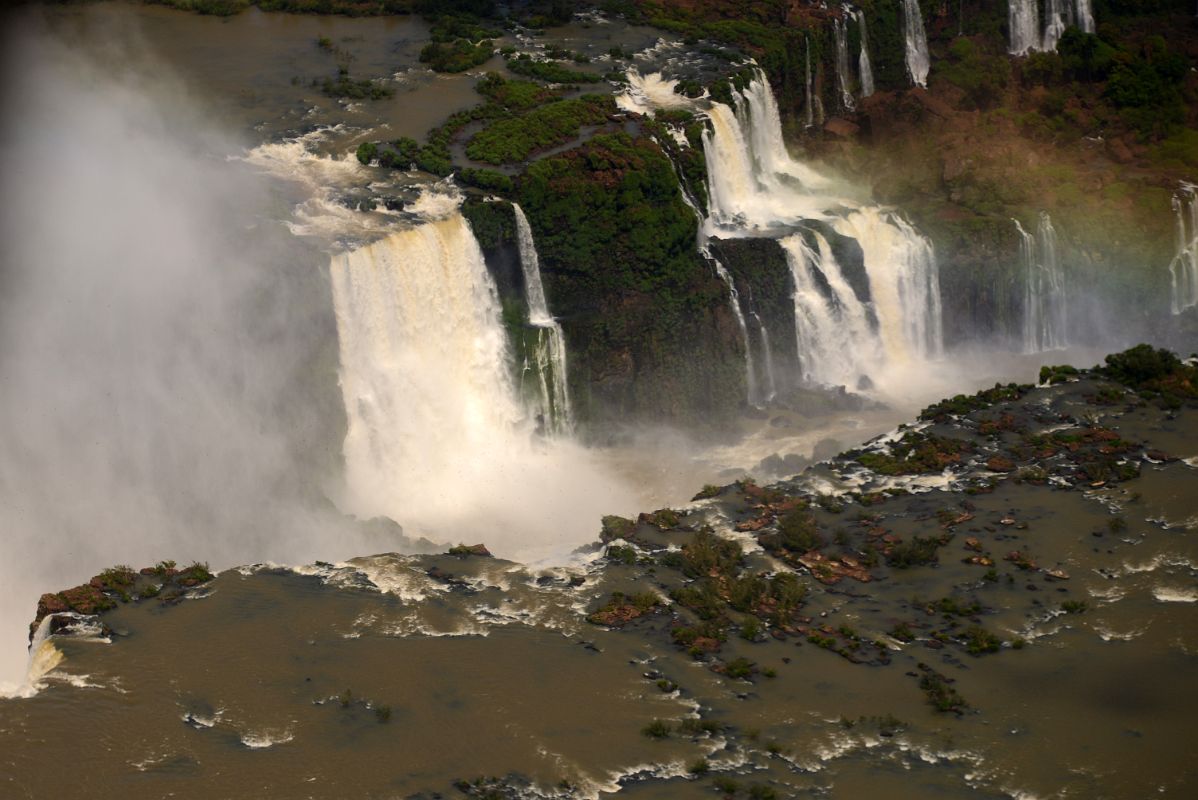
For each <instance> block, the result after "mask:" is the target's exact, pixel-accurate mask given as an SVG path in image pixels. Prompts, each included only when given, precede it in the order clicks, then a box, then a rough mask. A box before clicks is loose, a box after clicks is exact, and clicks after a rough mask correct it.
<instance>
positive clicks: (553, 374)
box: [512, 203, 574, 435]
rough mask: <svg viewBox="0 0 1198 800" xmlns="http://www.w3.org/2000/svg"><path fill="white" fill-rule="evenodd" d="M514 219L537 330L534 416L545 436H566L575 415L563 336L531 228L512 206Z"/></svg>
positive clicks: (531, 317) (527, 298)
mask: <svg viewBox="0 0 1198 800" xmlns="http://www.w3.org/2000/svg"><path fill="white" fill-rule="evenodd" d="M512 210H513V211H514V212H515V216H516V241H517V243H518V245H519V249H520V266H521V267H522V268H523V271H524V297H525V301H526V302H527V303H528V324H529V325H531V326H532V327H533V328H535V329H536V332H537V335H536V340H535V342H534V343H533V346H532V355H533V363H532V364H530V365H528V367H529V369H526V374H527V372H528V371H532V372H535V377H536V381H537V388H538V392H537V396H536V405H535V408H534V412H535V415H536V416H537V417H538V418H540V420H542V423H543V427H544V429H545V431H546V432H548V433H552V434H555V435H569V434H570V433H572V432H573V430H574V412H573V410H572V409H571V408H570V389H569V386H568V375H567V373H566V336H565V333H564V332H563V331H562V326H561V324H560V323H558V321H557V320H556V319H554V318H553V317H552V316H551V315H550V314H549V305H548V304H547V303H546V302H545V287H544V285H543V284H542V283H541V262H540V258H539V257H538V256H537V245H536V242H535V241H534V240H533V236H532V228H531V227H530V226H529V224H528V218H527V217H525V216H524V210H523V209H521V208H520V206H518V205H517V204H515V203H512Z"/></svg>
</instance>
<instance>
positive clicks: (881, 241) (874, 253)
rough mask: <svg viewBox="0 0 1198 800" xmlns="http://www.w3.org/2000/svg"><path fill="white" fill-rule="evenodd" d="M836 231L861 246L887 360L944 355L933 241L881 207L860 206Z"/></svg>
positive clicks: (937, 274) (842, 219) (938, 281)
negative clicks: (854, 240)
mask: <svg viewBox="0 0 1198 800" xmlns="http://www.w3.org/2000/svg"><path fill="white" fill-rule="evenodd" d="M834 227H835V229H836V232H837V233H840V234H843V235H845V236H848V237H850V238H853V239H856V240H857V243H858V244H859V245H860V246H861V251H862V254H863V255H864V257H865V268H866V272H867V274H868V275H869V286H870V292H871V294H872V296H873V303H874V307H875V310H876V313H877V318H878V323H879V326H880V329H881V336H882V342H883V345H884V347H885V351H886V359H887V360H888V361H889V362H890V363H906V362H911V361H919V360H925V359H929V358H938V357H940V356H941V355H943V338H944V337H943V329H942V324H941V317H942V309H941V303H940V276H939V271H938V270H937V267H936V254H935V251H934V250H933V248H932V242H931V240H930V239H928V238H926V237H925V236H922V235H921V234H920V233H919V232H918V231H916V230H915V229H914V228H912V227H911V225H910V224H908V223H907V222H906V220H904V219H903V218H902V217H900V216H898V215H897V214H894V213H891V212H886V211H883V210H882V209H879V208H877V207H876V206H866V207H862V208H858V209H856V210H855V211H852V212H850V213H849V214H848V215H846V216H844V217H842V218H839V219H837V220H836V221H835V222H834Z"/></svg>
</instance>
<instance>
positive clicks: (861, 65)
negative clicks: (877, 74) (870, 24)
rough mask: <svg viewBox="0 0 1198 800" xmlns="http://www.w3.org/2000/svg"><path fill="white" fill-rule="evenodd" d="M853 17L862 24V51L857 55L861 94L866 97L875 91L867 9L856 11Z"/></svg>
mask: <svg viewBox="0 0 1198 800" xmlns="http://www.w3.org/2000/svg"><path fill="white" fill-rule="evenodd" d="M853 19H855V20H857V24H858V25H859V26H861V53H860V55H858V56H857V69H858V71H860V73H861V96H862V97H863V98H864V97H869V96H871V95H872V94H873V93H874V68H873V65H872V64H871V63H870V60H869V30H868V29H867V28H866V25H865V11H864V10H863V9H859V10H857V11H854V12H853Z"/></svg>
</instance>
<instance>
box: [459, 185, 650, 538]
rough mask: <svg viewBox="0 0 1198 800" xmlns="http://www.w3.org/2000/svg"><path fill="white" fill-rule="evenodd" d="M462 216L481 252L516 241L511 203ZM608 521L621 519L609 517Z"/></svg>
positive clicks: (472, 202)
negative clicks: (467, 223) (468, 224)
mask: <svg viewBox="0 0 1198 800" xmlns="http://www.w3.org/2000/svg"><path fill="white" fill-rule="evenodd" d="M462 216H464V217H465V218H466V220H467V221H468V222H469V223H470V230H472V231H473V232H474V238H475V240H477V241H478V246H479V247H481V248H482V250H483V252H487V251H489V250H493V249H495V248H497V247H499V246H501V245H503V244H505V243H514V242H515V241H516V214H515V212H514V211H513V210H512V204H511V203H500V202H487V201H483V200H478V199H474V198H470V199H467V200H466V201H465V202H464V203H462ZM521 313H523V312H521ZM520 324H523V317H521V320H520ZM607 519H609V518H607V517H605V518H604V520H605V524H606V520H607ZM610 519H613V520H616V519H621V518H620V517H611V518H610ZM625 522H628V524H629V526H630V527H631V525H632V521H631V520H625Z"/></svg>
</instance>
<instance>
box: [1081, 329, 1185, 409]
mask: <svg viewBox="0 0 1198 800" xmlns="http://www.w3.org/2000/svg"><path fill="white" fill-rule="evenodd" d="M1095 371H1096V372H1098V373H1099V374H1101V375H1102V376H1104V377H1106V378H1110V379H1111V380H1113V381H1115V382H1117V383H1121V384H1123V385H1124V386H1126V387H1128V388H1129V389H1133V390H1135V391H1136V392H1137V393H1139V395H1140V396H1141V397H1142V398H1144V399H1146V400H1148V399H1154V398H1155V399H1159V400H1160V401H1161V402H1162V404H1163V405H1165V406H1166V407H1178V406H1180V404H1181V402H1182V401H1183V400H1193V399H1198V367H1194V366H1190V365H1188V364H1184V363H1182V361H1181V359H1179V358H1178V357H1177V356H1175V355H1174V354H1173V353H1171V352H1169V351H1168V350H1163V349H1154V348H1153V347H1152V346H1151V345H1147V344H1140V345H1136V346H1135V347H1133V348H1131V349H1130V350H1125V351H1123V352H1122V353H1114V354H1112V355H1109V356H1107V357H1106V366H1103V367H1097V368H1095Z"/></svg>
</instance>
